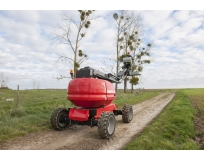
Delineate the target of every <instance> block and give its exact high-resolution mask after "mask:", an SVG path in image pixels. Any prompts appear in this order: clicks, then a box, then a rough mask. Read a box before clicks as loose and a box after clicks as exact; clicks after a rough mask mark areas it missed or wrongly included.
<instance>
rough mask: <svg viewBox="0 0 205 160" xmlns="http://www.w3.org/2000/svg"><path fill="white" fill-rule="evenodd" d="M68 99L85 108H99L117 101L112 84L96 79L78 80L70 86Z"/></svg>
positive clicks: (74, 80)
mask: <svg viewBox="0 0 205 160" xmlns="http://www.w3.org/2000/svg"><path fill="white" fill-rule="evenodd" d="M67 99H68V100H69V101H71V102H72V103H73V104H74V105H76V106H79V107H83V108H98V107H101V106H105V105H108V104H110V103H111V102H112V101H113V100H114V99H115V89H114V87H113V85H112V83H110V82H108V81H106V80H102V79H95V78H76V79H73V80H71V81H70V83H69V85H68V95H67Z"/></svg>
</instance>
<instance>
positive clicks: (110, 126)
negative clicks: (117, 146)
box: [98, 112, 116, 139]
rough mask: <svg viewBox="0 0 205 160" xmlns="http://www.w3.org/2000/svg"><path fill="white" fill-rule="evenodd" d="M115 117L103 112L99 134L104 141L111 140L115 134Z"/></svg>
mask: <svg viewBox="0 0 205 160" xmlns="http://www.w3.org/2000/svg"><path fill="white" fill-rule="evenodd" d="M115 126H116V121H115V115H114V114H113V113H112V112H102V113H101V115H100V118H99V120H98V132H99V134H100V136H101V138H103V139H109V138H110V137H112V135H113V133H114V132H115Z"/></svg>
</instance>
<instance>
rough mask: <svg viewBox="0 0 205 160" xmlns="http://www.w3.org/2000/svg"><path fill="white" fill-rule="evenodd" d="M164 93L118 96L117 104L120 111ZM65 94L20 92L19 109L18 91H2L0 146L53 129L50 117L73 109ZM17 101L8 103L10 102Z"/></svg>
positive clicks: (154, 91)
mask: <svg viewBox="0 0 205 160" xmlns="http://www.w3.org/2000/svg"><path fill="white" fill-rule="evenodd" d="M161 92H162V90H153V91H149V92H140V93H139V94H135V93H134V94H131V93H127V94H124V93H123V92H122V91H119V92H118V93H117V98H116V100H115V102H114V103H116V104H117V105H118V108H119V109H121V108H122V107H123V105H124V104H136V103H139V102H142V101H144V100H147V99H150V98H152V97H154V96H156V95H157V94H159V93H161ZM66 96H67V93H66V90H21V91H20V93H19V99H20V104H19V106H18V107H17V106H16V104H17V91H14V90H2V89H1V90H0V142H2V141H6V140H8V139H10V138H15V137H18V136H23V135H26V134H28V133H30V132H36V131H42V130H46V129H50V128H51V125H50V116H51V114H52V112H53V111H54V110H55V109H56V108H59V107H65V108H68V107H74V106H73V105H72V104H71V103H70V102H69V101H68V100H67V99H66ZM12 98H13V99H14V101H6V100H8V99H12Z"/></svg>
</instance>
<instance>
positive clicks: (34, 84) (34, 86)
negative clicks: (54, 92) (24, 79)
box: [32, 79, 36, 89]
mask: <svg viewBox="0 0 205 160" xmlns="http://www.w3.org/2000/svg"><path fill="white" fill-rule="evenodd" d="M32 86H33V89H36V80H35V79H33V81H32Z"/></svg>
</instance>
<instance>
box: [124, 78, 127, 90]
mask: <svg viewBox="0 0 205 160" xmlns="http://www.w3.org/2000/svg"><path fill="white" fill-rule="evenodd" d="M126 92H127V79H126V78H125V79H124V93H126Z"/></svg>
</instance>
